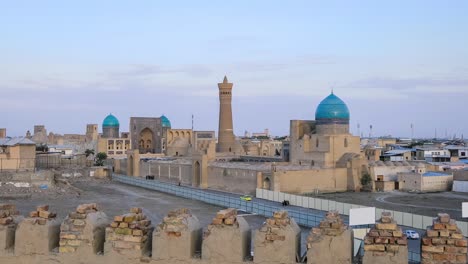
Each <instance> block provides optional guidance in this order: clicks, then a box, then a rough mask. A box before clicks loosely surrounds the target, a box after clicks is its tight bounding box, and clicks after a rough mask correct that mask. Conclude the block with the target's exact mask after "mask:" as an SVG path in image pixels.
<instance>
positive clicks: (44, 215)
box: [25, 205, 57, 225]
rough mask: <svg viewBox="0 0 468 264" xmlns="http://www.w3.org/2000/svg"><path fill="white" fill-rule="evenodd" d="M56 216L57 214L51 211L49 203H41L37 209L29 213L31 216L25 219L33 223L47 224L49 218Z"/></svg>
mask: <svg viewBox="0 0 468 264" xmlns="http://www.w3.org/2000/svg"><path fill="white" fill-rule="evenodd" d="M55 217H57V214H56V213H53V212H50V211H49V206H48V205H40V206H38V207H36V211H31V212H30V213H29V218H27V219H25V221H28V222H31V223H32V224H39V225H45V224H47V221H48V220H51V219H55Z"/></svg>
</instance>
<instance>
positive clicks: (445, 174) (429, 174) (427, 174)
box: [422, 171, 450, 177]
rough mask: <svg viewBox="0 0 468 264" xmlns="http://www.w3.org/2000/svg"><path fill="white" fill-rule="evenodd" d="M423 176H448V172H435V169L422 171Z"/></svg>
mask: <svg viewBox="0 0 468 264" xmlns="http://www.w3.org/2000/svg"><path fill="white" fill-rule="evenodd" d="M422 176H424V177H431V176H450V174H447V173H442V172H436V171H428V172H426V173H423V175H422Z"/></svg>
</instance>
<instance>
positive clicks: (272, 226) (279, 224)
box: [259, 211, 291, 242]
mask: <svg viewBox="0 0 468 264" xmlns="http://www.w3.org/2000/svg"><path fill="white" fill-rule="evenodd" d="M290 223H291V219H290V218H289V216H288V212H286V211H277V212H274V213H273V217H272V218H268V219H267V220H266V224H265V225H263V227H262V228H260V230H259V231H260V232H262V233H265V241H268V242H274V241H277V240H279V241H284V240H285V239H286V237H285V236H284V235H280V231H281V229H284V228H285V227H286V226H288V225H289V224H290Z"/></svg>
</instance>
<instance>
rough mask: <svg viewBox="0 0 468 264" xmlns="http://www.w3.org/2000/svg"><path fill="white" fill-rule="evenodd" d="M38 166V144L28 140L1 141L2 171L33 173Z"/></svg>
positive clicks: (3, 139)
mask: <svg viewBox="0 0 468 264" xmlns="http://www.w3.org/2000/svg"><path fill="white" fill-rule="evenodd" d="M35 166H36V143H34V142H33V141H31V140H30V139H27V138H23V137H20V138H1V139H0V171H32V170H34V169H35Z"/></svg>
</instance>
